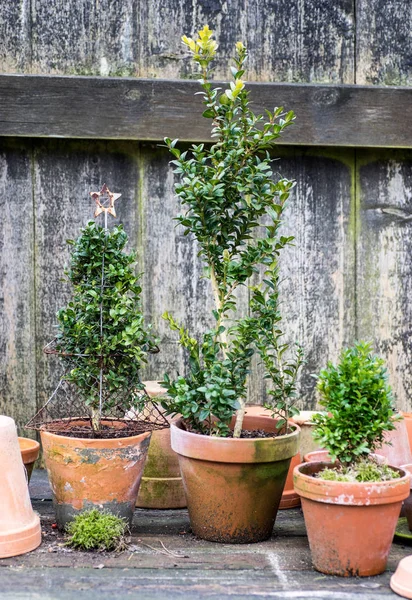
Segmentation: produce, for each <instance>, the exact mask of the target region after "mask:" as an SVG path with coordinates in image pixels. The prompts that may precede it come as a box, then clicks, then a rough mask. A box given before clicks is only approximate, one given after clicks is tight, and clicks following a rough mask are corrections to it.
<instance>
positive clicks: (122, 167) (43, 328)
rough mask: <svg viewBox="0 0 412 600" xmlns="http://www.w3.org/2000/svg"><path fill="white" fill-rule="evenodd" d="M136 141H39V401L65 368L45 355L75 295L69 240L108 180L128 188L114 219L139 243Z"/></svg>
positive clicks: (88, 215) (89, 216) (36, 175)
mask: <svg viewBox="0 0 412 600" xmlns="http://www.w3.org/2000/svg"><path fill="white" fill-rule="evenodd" d="M136 147H137V145H136V144H132V143H130V144H116V143H110V142H108V143H94V142H76V143H67V142H60V141H50V142H47V143H39V144H38V145H37V146H36V151H35V173H34V179H35V181H34V195H35V200H36V216H35V218H36V249H35V251H36V298H37V299H36V305H37V315H36V328H37V348H36V350H37V353H36V354H37V356H36V357H37V393H38V404H39V406H43V405H44V403H45V402H46V400H47V399H48V396H49V394H50V392H51V391H52V390H53V389H54V386H55V385H56V383H57V381H58V378H59V376H60V373H61V371H60V368H59V362H58V359H56V358H55V357H50V356H45V355H44V354H43V351H42V349H43V347H44V346H45V345H46V344H47V343H48V342H49V341H51V340H52V339H53V337H54V335H55V331H56V329H55V328H56V312H57V310H58V309H59V308H61V307H62V306H64V305H65V304H66V303H67V301H68V300H69V299H70V297H71V290H70V286H69V285H68V284H67V283H65V282H62V277H63V273H64V269H65V267H67V265H68V260H69V253H70V252H69V250H70V247H69V246H68V245H67V244H66V240H67V239H75V238H77V237H78V235H79V233H80V228H81V227H83V226H84V225H86V223H87V222H88V221H90V220H93V213H94V210H95V205H94V202H93V201H92V199H91V198H90V195H89V192H90V191H94V190H96V189H97V190H99V189H100V188H101V186H102V185H103V183H106V184H107V185H108V187H109V189H111V191H115V192H119V193H121V194H122V198H120V199H119V200H118V201H117V203H116V212H117V214H118V219H116V220H114V219H112V222H111V225H113V224H114V223H123V224H124V227H125V230H126V232H127V233H128V235H129V247H130V248H134V247H136V243H137V242H136V237H137V228H138V224H137V210H136V202H135V196H136V194H137V189H138V169H137V163H136V158H135V152H136ZM109 218H110V217H109ZM99 219H102V217H99ZM101 222H102V221H101ZM109 226H110V225H109Z"/></svg>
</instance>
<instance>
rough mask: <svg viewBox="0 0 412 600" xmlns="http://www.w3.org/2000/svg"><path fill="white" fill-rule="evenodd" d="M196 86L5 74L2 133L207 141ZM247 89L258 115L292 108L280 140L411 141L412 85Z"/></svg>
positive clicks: (0, 91)
mask: <svg viewBox="0 0 412 600" xmlns="http://www.w3.org/2000/svg"><path fill="white" fill-rule="evenodd" d="M198 91H199V84H198V83H197V82H191V81H182V80H181V81H178V80H151V79H139V80H136V79H132V78H102V77H53V76H49V77H46V76H45V77H43V76H27V75H26V76H22V75H2V76H0V125H1V134H2V135H4V136H7V135H8V136H26V137H68V138H103V139H107V138H109V139H138V140H162V139H163V138H164V137H165V136H168V137H171V138H175V137H178V138H179V139H181V140H186V141H207V140H210V130H211V121H210V120H209V119H202V118H201V114H202V110H203V105H202V102H201V98H200V97H199V96H195V95H194V94H195V92H198ZM250 91H251V99H252V101H253V108H254V110H255V112H257V113H261V112H263V111H264V109H265V108H267V107H270V108H271V109H273V107H275V106H284V107H285V108H286V109H287V110H290V109H293V110H294V111H295V113H296V115H297V121H296V124H295V125H294V126H293V127H291V128H289V129H288V130H287V131H286V132H285V134H284V136H283V137H282V140H281V141H282V144H288V145H290V144H302V145H314V146H318V145H328V146H378V147H408V146H409V145H410V140H411V139H412V125H411V123H412V102H411V99H412V88H385V87H376V88H373V87H371V86H365V87H361V86H345V85H342V86H341V85H336V86H328V85H309V84H307V85H306V84H295V85H294V84H290V85H289V84H274V83H273V84H269V83H266V84H265V83H260V84H259V83H252V84H250ZM16 99H18V102H16ZM348 115H351V118H350V119H348ZM399 115H402V118H401V119H400V118H399Z"/></svg>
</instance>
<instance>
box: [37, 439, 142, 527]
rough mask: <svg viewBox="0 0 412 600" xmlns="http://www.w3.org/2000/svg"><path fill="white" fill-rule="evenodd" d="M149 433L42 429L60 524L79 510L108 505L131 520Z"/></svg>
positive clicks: (108, 508) (62, 524) (61, 525)
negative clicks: (104, 435)
mask: <svg viewBox="0 0 412 600" xmlns="http://www.w3.org/2000/svg"><path fill="white" fill-rule="evenodd" d="M150 435H151V432H145V433H142V434H140V435H136V436H131V437H125V438H116V439H83V438H73V437H66V436H63V435H56V434H54V433H50V432H48V431H41V441H42V445H43V452H44V460H45V463H46V468H47V473H48V476H49V480H50V485H51V488H52V492H53V503H54V508H55V511H56V522H57V525H58V526H59V528H60V529H64V528H65V526H66V524H67V523H68V522H69V521H70V520H72V519H73V517H74V516H75V515H76V514H77V513H78V512H79V511H81V510H86V509H89V508H93V507H98V508H101V509H105V510H108V511H110V512H111V513H113V514H116V515H118V516H120V517H123V518H125V519H126V520H127V521H128V522H129V524H131V521H132V517H133V511H134V508H135V505H136V498H137V493H138V491H139V485H140V480H141V477H142V473H143V468H144V464H145V461H146V456H147V450H148V447H149V443H150Z"/></svg>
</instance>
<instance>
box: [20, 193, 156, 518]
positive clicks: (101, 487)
mask: <svg viewBox="0 0 412 600" xmlns="http://www.w3.org/2000/svg"><path fill="white" fill-rule="evenodd" d="M92 195H93V197H94V199H95V200H96V203H97V209H96V213H95V216H98V215H99V214H101V213H104V216H105V226H104V227H102V226H100V225H98V224H96V223H95V222H94V221H90V222H89V223H88V224H87V225H86V227H85V228H84V229H83V230H82V231H81V234H80V236H79V237H78V239H77V240H76V241H69V243H70V244H71V245H72V247H73V250H72V254H71V259H70V266H69V268H68V270H67V272H66V275H67V279H68V282H69V283H70V284H71V286H72V289H73V293H72V298H71V300H70V302H69V303H68V305H67V306H66V307H64V308H62V309H61V310H59V312H58V314H57V321H58V331H57V336H56V338H55V340H54V341H53V343H52V344H50V345H48V347H47V349H46V351H47V352H48V353H50V354H54V355H56V356H57V357H58V358H59V360H60V361H61V363H62V364H63V366H64V369H65V373H64V376H63V378H62V379H61V381H60V382H59V385H58V386H57V388H56V390H55V391H54V393H53V394H52V396H51V397H50V399H49V401H48V402H47V404H46V405H45V406H44V407H43V408H42V409H41V410H40V412H39V413H38V414H37V415H36V416H35V417H34V418H33V419H32V421H31V423H29V426H31V427H33V428H36V429H40V432H41V441H42V445H43V452H44V459H45V463H46V467H47V472H48V475H49V479H50V484H51V488H52V491H53V500H54V506H55V510H56V520H57V524H58V525H59V527H60V528H62V529H63V528H64V527H65V526H66V524H67V523H68V522H69V521H70V520H72V519H73V517H74V516H75V515H76V514H78V513H79V511H83V510H86V509H89V508H93V507H96V506H97V507H99V509H104V510H107V511H109V512H112V513H114V514H115V515H117V516H119V517H122V518H124V519H125V520H126V521H127V522H129V523H130V522H131V519H132V515H133V510H134V507H135V504H136V497H137V493H138V488H139V484H140V479H141V476H142V471H143V466H144V463H145V460H146V454H147V450H148V446H149V442H150V435H151V430H152V429H153V428H155V427H156V426H157V425H158V424H159V421H160V422H161V425H163V426H165V425H167V424H166V423H165V422H164V420H162V419H161V417H160V414H159V413H158V412H156V416H157V417H159V419H158V420H156V419H155V418H153V416H152V415H150V406H151V405H150V403H149V399H148V397H147V395H146V394H145V393H144V386H143V384H142V382H141V379H140V371H141V366H142V364H143V363H144V362H145V361H146V358H147V354H148V352H152V351H155V350H156V346H155V344H154V341H153V339H152V336H151V333H150V328H149V327H146V326H145V323H144V318H143V314H142V310H141V299H140V295H141V287H140V282H139V277H140V276H139V275H137V274H136V272H135V254H134V253H133V252H131V253H126V252H125V251H124V248H125V246H126V243H127V235H126V233H125V231H124V229H123V226H121V225H119V226H115V227H113V228H112V229H109V228H108V227H107V216H108V214H112V215H113V216H115V210H114V201H115V200H116V199H117V197H118V195H116V194H112V193H111V192H110V191H109V190H108V189H107V187H106V186H103V188H102V190H101V191H100V192H96V193H93V194H92ZM142 392H143V393H142ZM131 410H133V411H134V413H133V414H138V413H139V414H141V415H143V414H144V415H146V417H147V418H145V419H143V418H142V419H140V420H135V419H131V418H125V415H128V414H130V411H131ZM153 410H156V409H154V408H153Z"/></svg>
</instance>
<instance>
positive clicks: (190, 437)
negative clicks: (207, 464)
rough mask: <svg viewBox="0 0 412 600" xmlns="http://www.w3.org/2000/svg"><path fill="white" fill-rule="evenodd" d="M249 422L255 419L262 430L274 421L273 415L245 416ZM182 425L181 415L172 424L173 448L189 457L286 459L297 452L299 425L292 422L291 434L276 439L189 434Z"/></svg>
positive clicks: (255, 460) (229, 460)
mask: <svg viewBox="0 0 412 600" xmlns="http://www.w3.org/2000/svg"><path fill="white" fill-rule="evenodd" d="M248 421H253V422H255V423H256V421H257V423H256V425H257V426H258V427H259V428H262V429H263V428H264V425H265V424H268V423H270V424H271V425H272V426H273V424H275V423H276V419H273V418H272V417H264V416H249V417H248V416H247V415H245V421H244V423H247V422H248ZM182 424H183V419H182V418H179V419H176V420H175V421H173V422H172V423H171V426H170V432H171V442H172V449H173V450H174V451H175V452H177V454H180V455H182V456H186V457H188V458H195V459H199V460H207V461H212V462H222V463H258V462H274V461H277V460H284V459H289V458H292V457H293V456H295V454H297V452H298V443H299V435H300V427H299V425H296V423H292V422H290V425H291V426H292V427H293V428H294V431H292V433H287V434H285V435H281V436H278V437H275V438H236V439H234V438H224V437H218V436H214V435H211V436H209V435H199V434H197V433H191V432H190V431H186V430H185V429H183V428H182ZM255 428H256V427H254V429H255ZM271 430H272V429H270V428H269V431H271ZM275 448H276V451H275ZM275 454H276V457H275V456H274V455H275Z"/></svg>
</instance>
